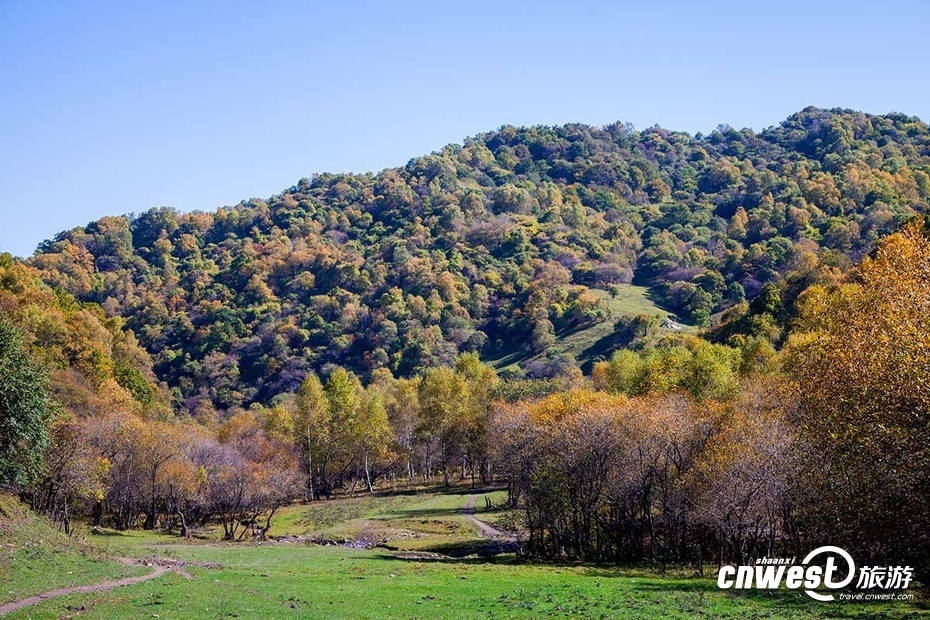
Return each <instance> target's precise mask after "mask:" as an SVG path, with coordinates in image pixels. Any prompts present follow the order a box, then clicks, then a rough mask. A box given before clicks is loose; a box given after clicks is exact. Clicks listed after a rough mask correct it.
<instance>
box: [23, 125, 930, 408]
mask: <svg viewBox="0 0 930 620" xmlns="http://www.w3.org/2000/svg"><path fill="white" fill-rule="evenodd" d="M928 200H930V129H928V127H927V125H926V124H925V123H923V122H921V121H919V120H918V119H916V118H912V117H908V116H905V115H901V114H888V115H883V116H874V115H869V114H864V113H860V112H854V111H849V110H838V109H837V110H821V109H816V108H807V109H805V110H803V111H801V112H799V113H797V114H795V115H793V116H791V117H790V118H788V119H787V120H786V121H785V122H783V123H782V124H780V125H778V126H776V127H772V128H770V129H767V130H765V131H762V132H760V133H756V132H754V131H752V130H748V129H744V130H736V129H733V128H729V127H721V128H719V129H718V130H717V131H714V132H713V133H711V134H710V135H701V134H698V135H694V136H692V135H689V134H687V133H683V132H676V131H669V130H666V129H662V128H659V127H654V128H650V129H646V130H642V131H637V130H635V129H633V128H632V127H630V126H629V125H623V124H613V125H608V126H606V127H600V128H599V127H591V126H586V125H579V124H572V125H565V126H562V127H528V128H518V127H510V126H507V127H502V128H501V129H499V130H498V131H494V132H491V133H487V134H481V135H478V136H476V137H474V138H469V139H468V140H466V141H465V142H464V144H461V145H450V146H447V147H445V148H443V149H442V150H440V151H438V152H435V153H432V154H430V155H427V156H424V157H418V158H415V159H413V160H411V161H410V162H409V163H408V164H407V165H406V166H403V167H401V168H394V169H388V170H384V171H383V172H381V173H379V174H376V175H374V174H361V175H353V174H321V175H317V176H314V177H313V178H311V179H302V180H301V181H300V182H299V183H298V184H297V185H295V186H294V187H291V188H290V189H288V190H286V191H284V192H282V193H281V194H280V195H276V196H272V197H271V198H269V199H267V200H258V199H252V200H249V201H247V202H243V203H241V204H239V205H236V206H233V207H225V208H220V209H218V210H217V211H215V212H211V213H202V212H194V213H183V214H182V213H179V212H177V211H174V210H172V209H168V208H158V209H152V210H149V211H146V212H144V213H141V214H139V215H136V216H123V217H106V218H102V219H100V220H98V221H96V222H92V223H90V224H88V225H87V226H84V227H81V228H77V229H74V230H70V231H67V232H63V233H61V234H59V235H58V236H56V237H55V239H54V240H51V241H48V242H46V243H44V244H43V245H42V246H41V247H40V248H39V250H38V252H37V253H36V255H35V256H34V257H33V258H31V259H30V260H29V263H30V264H31V265H32V266H33V267H35V268H36V269H38V270H39V271H40V272H41V275H42V278H43V279H44V280H45V281H46V282H47V283H49V284H50V285H52V286H54V287H58V288H60V289H62V290H64V291H67V292H68V293H70V294H71V295H73V296H75V297H76V298H77V299H78V300H80V301H83V302H96V303H97V304H99V305H100V306H101V307H102V308H103V310H104V312H105V316H106V317H123V318H124V319H125V322H126V326H127V327H128V328H130V329H131V330H132V332H134V334H135V336H136V337H137V338H138V339H139V342H140V344H141V345H142V346H143V347H144V348H145V349H146V350H147V351H148V352H149V354H150V355H151V356H152V359H153V360H154V370H155V372H156V374H157V375H158V376H159V377H160V378H161V379H163V380H164V381H166V382H167V384H168V385H169V386H170V387H171V388H173V389H174V390H175V402H176V403H178V404H181V405H182V406H183V407H184V408H186V409H187V410H189V411H191V412H194V411H197V410H198V409H201V410H202V409H204V408H208V409H209V408H217V409H227V408H229V407H234V406H247V405H249V404H250V403H253V402H267V401H268V400H269V399H271V398H272V397H273V396H275V395H276V394H279V393H284V392H293V391H295V390H296V389H297V387H298V386H299V385H300V383H301V382H302V381H303V379H304V377H305V376H306V375H307V373H308V372H309V371H311V370H312V371H316V372H323V373H324V374H325V373H326V372H327V371H328V369H329V368H331V367H332V366H333V365H341V366H344V367H346V368H349V369H351V370H353V371H355V372H357V373H358V374H359V375H360V376H361V377H363V378H365V379H367V378H368V377H370V376H371V374H372V372H374V371H376V370H378V369H381V368H386V369H388V370H389V371H390V372H391V373H392V374H393V375H395V376H406V377H409V376H414V375H416V374H417V373H419V372H420V371H422V370H424V369H426V368H430V367H435V366H442V365H446V366H448V365H451V364H452V363H453V361H454V360H455V359H456V357H457V356H459V355H460V354H462V353H466V352H478V353H479V354H481V355H482V356H483V357H484V358H485V359H488V358H489V357H491V356H492V355H495V356H496V355H499V354H500V353H501V352H502V351H503V352H506V351H507V350H510V349H518V350H522V353H524V354H527V355H534V356H536V357H537V358H540V359H545V357H546V356H545V353H546V351H547V350H549V349H550V347H551V346H552V344H553V343H554V342H555V340H556V338H557V337H559V336H561V335H562V334H565V333H568V332H570V331H571V330H574V329H578V328H580V327H583V326H585V325H589V324H592V323H597V322H600V321H605V320H613V319H617V318H619V317H610V316H608V315H609V313H608V312H607V311H606V310H605V308H604V303H603V296H601V295H597V294H594V293H597V292H598V290H609V291H611V292H612V293H613V294H614V295H621V296H622V295H623V294H624V288H623V287H624V286H625V285H626V284H628V283H630V282H633V281H635V282H636V283H638V284H644V285H647V286H649V287H650V290H651V294H652V296H653V298H654V299H655V300H656V301H657V302H658V303H659V305H660V306H662V307H663V308H665V309H667V310H669V311H670V312H673V313H674V314H675V315H676V316H677V317H678V318H679V319H680V320H681V321H682V322H684V323H689V324H692V325H697V326H709V325H710V324H711V323H712V322H714V321H715V318H719V317H721V316H722V317H723V319H724V320H723V322H724V324H725V325H724V326H723V327H722V328H718V330H717V332H716V333H715V336H714V337H715V338H716V339H717V340H719V341H722V342H726V341H727V340H728V339H730V338H732V337H733V336H734V334H737V332H740V333H742V332H747V331H748V332H751V333H752V334H754V335H764V336H765V337H766V338H768V339H769V340H770V341H772V342H774V343H776V344H777V343H778V342H779V341H780V340H781V339H782V338H783V336H784V334H783V327H784V322H785V320H786V318H787V316H788V314H790V312H791V311H792V308H791V306H792V304H793V299H794V298H795V297H796V296H797V294H798V293H800V292H801V291H802V290H803V289H804V288H805V287H806V286H808V285H810V284H813V283H825V282H830V281H833V280H835V279H836V277H837V274H839V273H841V272H843V271H845V270H847V268H848V267H849V266H850V265H851V264H852V263H853V262H854V261H856V260H858V259H859V258H861V257H862V256H863V255H864V254H865V253H867V252H868V251H869V250H870V249H871V248H872V247H873V244H874V242H875V241H876V240H877V239H879V238H880V237H882V236H883V235H886V234H888V233H890V232H892V231H894V230H896V229H897V228H898V227H899V226H900V224H901V222H902V221H903V220H905V219H906V218H908V217H910V216H911V215H913V214H914V213H917V212H923V211H925V210H926V207H927V203H928ZM760 292H763V293H764V295H763V297H765V299H763V300H761V301H760V302H757V305H759V304H761V305H763V306H764V305H765V303H767V302H766V301H765V300H768V301H772V299H773V298H774V306H773V307H769V308H764V310H766V311H765V312H758V311H757V312H753V308H752V305H751V304H749V303H747V300H753V299H757V298H759V297H760ZM770 305H772V304H770ZM757 310H758V308H757ZM721 313H725V314H721ZM760 317H761V318H760ZM623 327H624V328H629V325H625V326H623ZM618 329H619V327H618ZM607 353H608V354H609V351H608V352H607ZM553 364H555V365H556V366H559V367H560V368H561V367H564V366H569V367H570V366H571V365H572V362H571V360H568V361H566V360H554V361H553ZM540 368H541V366H540V364H536V365H534V366H532V367H527V368H525V369H524V370H526V371H527V374H528V376H529V378H533V377H537V376H540V377H544V376H551V375H552V374H553V373H552V372H551V369H549V368H547V367H545V365H543V367H542V369H540Z"/></svg>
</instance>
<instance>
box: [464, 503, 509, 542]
mask: <svg viewBox="0 0 930 620" xmlns="http://www.w3.org/2000/svg"><path fill="white" fill-rule="evenodd" d="M477 501H478V496H477V495H474V494H472V495H471V496H469V498H468V499H467V500H465V508H463V509H462V512H463V513H465V517H466V518H467V519H468V520H469V521H471V522H472V523H474V524H475V527H477V528H478V531H479V532H481V535H482V536H484V537H485V538H500V539H502V540H506V541H512V540H514V537H513V536H511V535H510V534H507V533H505V532H502V531H500V530H499V529H497V528H496V527H494V526H493V525H491V524H490V523H485V522H484V521H482V520H481V519H479V518H478V517H476V516H475V503H476V502H477Z"/></svg>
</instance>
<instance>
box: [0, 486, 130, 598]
mask: <svg viewBox="0 0 930 620" xmlns="http://www.w3.org/2000/svg"><path fill="white" fill-rule="evenodd" d="M141 572H143V571H141V570H140V569H139V568H138V567H134V566H126V565H123V564H119V563H117V562H114V561H112V560H108V559H107V558H106V557H105V555H104V554H103V552H101V551H100V550H99V549H97V548H95V547H93V546H91V545H89V544H86V543H83V542H79V541H77V540H75V539H74V538H70V537H68V536H65V535H64V534H62V533H61V532H59V531H57V530H56V529H55V528H53V527H52V526H51V525H50V524H49V523H48V521H46V520H45V519H43V518H42V517H39V516H37V515H36V514H34V513H33V512H32V511H30V510H29V509H28V508H26V507H25V506H23V505H22V504H21V503H20V502H19V501H18V500H17V499H16V498H15V497H12V496H10V495H7V494H4V493H0V583H3V588H2V589H0V603H6V602H8V601H13V600H18V599H21V598H24V597H26V596H30V595H33V594H37V593H39V592H45V591H48V590H51V589H53V588H65V587H70V586H75V585H84V584H89V583H95V582H98V581H102V580H104V579H113V578H117V577H124V576H128V575H138V574H140V573H141Z"/></svg>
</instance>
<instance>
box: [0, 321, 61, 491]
mask: <svg viewBox="0 0 930 620" xmlns="http://www.w3.org/2000/svg"><path fill="white" fill-rule="evenodd" d="M52 417H53V406H52V403H51V402H50V400H49V396H48V375H47V374H46V372H45V370H44V369H42V368H41V367H40V366H39V365H38V364H36V363H35V362H34V361H33V360H32V358H31V357H30V356H29V355H28V353H27V352H26V348H25V346H24V345H23V342H22V338H21V336H20V334H19V332H18V331H17V329H16V328H15V327H13V326H12V325H11V324H10V323H8V322H7V321H5V320H3V319H2V318H0V482H3V483H7V484H8V483H14V484H28V483H30V482H31V481H32V480H33V479H34V478H35V476H36V475H37V473H38V470H39V466H40V465H41V460H42V454H43V451H44V450H45V446H46V444H48V437H49V436H48V425H49V423H50V421H51V418H52Z"/></svg>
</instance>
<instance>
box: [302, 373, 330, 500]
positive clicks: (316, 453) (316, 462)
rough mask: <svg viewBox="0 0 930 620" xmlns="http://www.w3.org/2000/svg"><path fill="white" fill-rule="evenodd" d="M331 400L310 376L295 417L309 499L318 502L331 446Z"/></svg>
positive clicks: (314, 376)
mask: <svg viewBox="0 0 930 620" xmlns="http://www.w3.org/2000/svg"><path fill="white" fill-rule="evenodd" d="M328 418H329V401H328V400H327V398H326V394H325V393H324V392H323V384H322V383H320V379H319V377H317V376H316V375H315V374H313V373H310V374H308V375H307V377H306V379H304V381H303V383H301V384H300V390H299V391H298V392H297V399H296V411H295V414H294V427H293V428H294V442H295V444H296V446H297V451H298V453H299V454H300V455H301V459H302V460H303V463H304V467H305V472H306V476H307V499H308V500H310V501H313V500H314V499H316V490H317V488H318V487H317V485H315V482H314V481H315V480H317V479H318V478H319V476H320V471H321V470H320V463H321V461H322V452H323V450H324V449H325V447H326V446H328V445H329V443H330V442H329V426H328Z"/></svg>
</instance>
